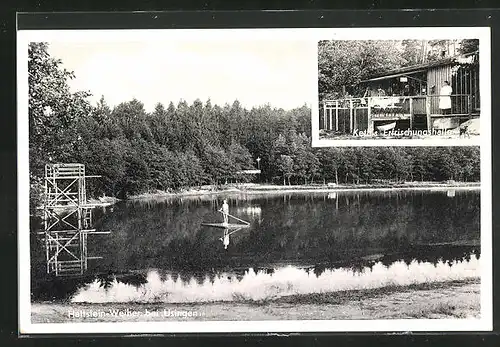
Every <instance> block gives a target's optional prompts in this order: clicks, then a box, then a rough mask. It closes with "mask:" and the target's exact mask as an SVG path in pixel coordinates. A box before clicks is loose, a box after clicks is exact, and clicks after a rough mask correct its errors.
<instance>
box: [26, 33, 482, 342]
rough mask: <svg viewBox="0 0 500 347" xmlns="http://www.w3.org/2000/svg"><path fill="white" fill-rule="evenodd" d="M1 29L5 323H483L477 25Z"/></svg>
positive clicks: (164, 327)
mask: <svg viewBox="0 0 500 347" xmlns="http://www.w3.org/2000/svg"><path fill="white" fill-rule="evenodd" d="M17 35H18V42H17V49H18V50H17V55H18V56H17V61H18V70H17V73H18V85H17V87H18V121H17V125H18V194H19V195H18V196H19V197H18V201H19V220H18V225H19V245H18V247H19V276H20V280H19V312H20V317H19V322H20V333H26V334H57V333H77V334H84V333H206V332H218V333H234V332H242V333H252V332H264V333H268V332H269V333H275V332H276V333H286V332H290V333H291V332H360V331H385V332H391V331H488V330H491V329H492V278H491V273H492V243H491V237H492V235H491V214H492V212H491V160H490V156H491V140H490V133H489V126H490V118H491V115H490V113H491V106H490V103H491V95H490V94H491V87H490V72H489V69H490V47H489V29H488V28H479V27H477V28H397V29H394V28H338V29H312V28H309V29H210V30H208V29H204V30H201V29H189V30H188V29H176V30H170V29H169V30H19V31H18V34H17Z"/></svg>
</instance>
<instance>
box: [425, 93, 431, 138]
mask: <svg viewBox="0 0 500 347" xmlns="http://www.w3.org/2000/svg"><path fill="white" fill-rule="evenodd" d="M425 113H426V114H427V130H429V131H430V130H431V129H432V124H431V98H430V97H429V96H426V97H425Z"/></svg>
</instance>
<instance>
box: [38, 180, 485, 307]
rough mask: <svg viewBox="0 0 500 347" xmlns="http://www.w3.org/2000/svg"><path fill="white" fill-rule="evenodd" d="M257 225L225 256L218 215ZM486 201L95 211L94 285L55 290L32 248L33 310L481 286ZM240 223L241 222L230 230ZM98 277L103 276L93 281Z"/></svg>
mask: <svg viewBox="0 0 500 347" xmlns="http://www.w3.org/2000/svg"><path fill="white" fill-rule="evenodd" d="M224 198H226V199H228V203H229V213H230V214H232V215H234V216H236V217H238V218H240V219H242V220H245V221H248V222H249V223H250V226H249V227H248V228H243V229H241V230H237V231H236V232H234V233H233V234H231V235H230V237H229V239H230V242H229V245H228V247H227V249H224V245H223V243H222V242H221V239H222V237H223V229H218V228H213V227H206V226H202V225H201V224H202V223H220V222H222V215H221V214H220V213H218V212H217V210H218V209H220V208H221V206H222V199H224ZM479 210H480V191H479V190H478V189H472V190H471V189H467V190H465V189H464V190H462V189H456V190H439V191H437V190H385V191H376V190H374V191H367V190H359V191H339V192H324V193H323V192H317V193H311V192H297V193H262V194H261V193H259V194H243V193H234V194H233V193H229V194H220V195H203V196H188V197H172V198H162V199H155V200H136V201H122V202H119V203H117V204H116V205H114V206H110V207H106V208H99V209H96V210H95V211H94V212H95V213H94V217H95V218H94V219H95V227H96V228H97V229H98V230H109V231H111V234H109V235H91V236H89V240H88V249H89V255H90V256H102V257H103V258H102V259H97V260H89V270H88V271H87V273H86V276H84V277H83V278H77V279H51V280H49V281H47V280H46V278H45V277H46V276H44V275H43V270H44V269H45V265H44V263H43V261H44V258H43V257H44V253H43V248H42V244H41V242H33V243H32V250H33V251H32V252H33V255H32V259H33V260H32V261H33V264H32V286H33V288H32V293H33V299H34V300H47V299H51V300H52V299H62V298H69V299H71V300H73V301H75V302H110V301H112V302H124V301H125V302H126V301H148V302H149V301H169V302H190V301H210V300H212V301H213V300H222V301H224V300H238V299H254V300H261V299H266V298H270V297H276V296H282V295H288V294H300V293H311V292H318V291H335V290H349V289H364V288H375V287H380V286H385V285H393V284H401V285H405V284H412V283H423V282H428V281H446V280H457V279H458V280H460V279H463V278H468V277H479V273H480V266H479V261H480V260H479V258H480V242H479V241H480V212H479ZM233 222H235V221H233ZM96 276H97V277H96Z"/></svg>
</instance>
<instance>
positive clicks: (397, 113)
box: [316, 38, 484, 145]
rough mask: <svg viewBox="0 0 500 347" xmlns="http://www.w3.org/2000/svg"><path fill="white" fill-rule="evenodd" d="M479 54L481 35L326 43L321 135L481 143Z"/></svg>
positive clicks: (321, 49) (322, 45) (322, 44)
mask: <svg viewBox="0 0 500 347" xmlns="http://www.w3.org/2000/svg"><path fill="white" fill-rule="evenodd" d="M479 57H480V51H479V39H478V38H472V39H431V40H425V39H403V40H390V39H385V40H321V41H319V42H318V95H319V105H318V111H319V112H318V114H317V115H316V117H318V118H319V119H318V122H319V127H318V132H319V133H318V138H319V140H320V141H328V142H330V143H331V144H332V145H335V141H342V142H346V141H367V140H371V141H381V140H382V141H386V142H387V141H391V140H392V141H394V143H395V144H397V141H406V142H407V143H411V142H412V141H413V142H418V141H425V142H427V143H431V142H433V141H435V142H440V143H441V144H444V145H452V144H460V143H462V144H467V145H471V144H478V143H479V142H478V141H479V140H480V137H479V135H480V133H481V131H480V121H481V119H483V118H484V117H481V100H480V78H479V70H480V64H479ZM446 142H448V144H447V143H446Z"/></svg>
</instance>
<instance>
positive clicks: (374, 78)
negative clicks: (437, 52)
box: [361, 52, 478, 82]
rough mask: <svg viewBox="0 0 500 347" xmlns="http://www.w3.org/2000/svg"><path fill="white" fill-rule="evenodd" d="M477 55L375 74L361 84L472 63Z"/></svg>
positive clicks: (449, 58) (466, 55) (462, 56)
mask: <svg viewBox="0 0 500 347" xmlns="http://www.w3.org/2000/svg"><path fill="white" fill-rule="evenodd" d="M477 53H478V52H472V53H468V54H464V55H458V56H454V57H448V58H445V59H441V60H437V61H433V62H428V63H424V64H418V65H412V66H405V67H402V68H398V69H393V70H389V71H385V72H381V73H377V74H373V75H372V76H370V78H368V79H366V80H363V81H361V82H368V81H377V80H382V79H388V78H394V77H399V76H404V75H410V74H414V73H417V72H422V71H425V70H428V69H430V68H432V67H437V66H445V65H451V64H456V63H460V62H462V61H464V60H466V61H469V60H470V61H471V62H472V61H473V60H474V56H475V54H477Z"/></svg>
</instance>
